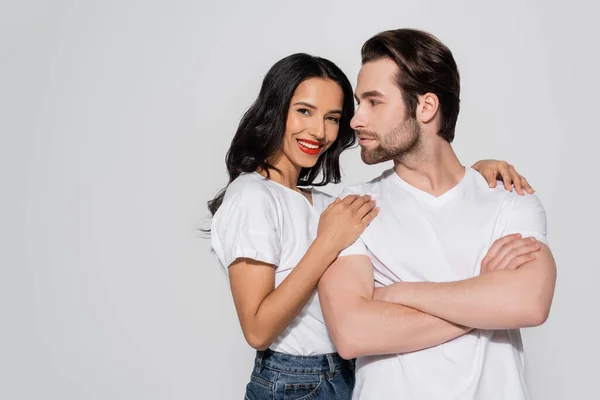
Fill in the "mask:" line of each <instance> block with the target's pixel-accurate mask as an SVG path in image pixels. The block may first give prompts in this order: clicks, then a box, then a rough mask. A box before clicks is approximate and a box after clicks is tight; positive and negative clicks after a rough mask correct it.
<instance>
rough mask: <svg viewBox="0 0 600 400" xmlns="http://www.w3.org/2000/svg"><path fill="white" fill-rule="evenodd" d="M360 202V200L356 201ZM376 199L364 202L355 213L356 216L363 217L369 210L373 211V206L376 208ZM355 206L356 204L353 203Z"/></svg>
mask: <svg viewBox="0 0 600 400" xmlns="http://www.w3.org/2000/svg"><path fill="white" fill-rule="evenodd" d="M355 203H358V202H355ZM375 205H376V203H375V200H370V201H367V202H365V203H363V205H362V206H361V207H360V208H359V209H358V210H357V211H356V213H355V215H356V217H358V218H359V219H361V220H362V219H363V218H364V217H365V216H366V215H367V214H368V213H369V211H371V210H372V209H373V208H375ZM353 206H354V204H353Z"/></svg>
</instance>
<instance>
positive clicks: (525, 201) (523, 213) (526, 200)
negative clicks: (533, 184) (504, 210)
mask: <svg viewBox="0 0 600 400" xmlns="http://www.w3.org/2000/svg"><path fill="white" fill-rule="evenodd" d="M513 233H520V234H521V235H523V237H529V236H533V237H535V238H536V239H537V240H539V241H540V242H542V243H544V244H546V245H548V239H547V222H546V211H545V209H544V206H543V205H542V202H541V201H540V199H539V198H538V197H537V196H535V195H531V194H526V195H525V196H517V198H516V201H515V205H514V208H513V210H512V212H511V215H510V217H509V220H508V223H507V225H506V229H505V231H504V236H506V235H510V234H513Z"/></svg>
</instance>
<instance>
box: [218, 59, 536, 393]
mask: <svg viewBox="0 0 600 400" xmlns="http://www.w3.org/2000/svg"><path fill="white" fill-rule="evenodd" d="M353 114H354V99H353V92H352V86H351V85H350V82H349V81H348V79H347V77H346V76H345V75H344V74H343V73H342V71H341V70H340V69H339V68H338V67H337V66H336V65H335V64H333V63H332V62H330V61H328V60H325V59H322V58H318V57H313V56H310V55H307V54H294V55H291V56H289V57H286V58H284V59H282V60H281V61H279V62H277V63H276V64H275V65H274V66H273V67H272V68H271V69H270V70H269V72H268V73H267V75H266V77H265V79H264V81H263V84H262V88H261V91H260V94H259V96H258V98H257V100H256V101H255V103H254V104H253V105H252V107H251V108H250V109H249V110H248V111H247V112H246V114H245V115H244V117H243V118H242V120H241V122H240V124H239V127H238V130H237V132H236V134H235V136H234V138H233V141H232V143H231V147H230V149H229V151H228V153H227V159H226V163H227V170H228V173H229V178H230V179H229V182H230V183H229V185H228V186H227V188H226V189H225V190H224V191H222V192H220V193H219V194H218V195H217V196H216V197H215V199H214V200H212V201H210V202H209V209H210V211H211V213H212V214H213V222H212V231H211V232H212V235H211V236H212V245H213V249H214V252H215V253H216V255H217V257H218V259H219V261H220V263H221V264H222V265H223V267H224V268H225V269H226V270H227V271H228V277H229V283H230V286H231V292H232V295H233V299H234V303H235V307H236V311H237V314H238V317H239V320H240V324H241V327H242V331H243V333H244V336H245V338H246V340H247V342H248V344H250V346H252V347H253V348H255V349H256V350H257V356H256V360H255V368H254V370H253V371H252V374H251V378H250V383H248V385H247V388H246V397H245V398H246V399H250V400H255V399H271V400H272V399H300V398H303V399H308V398H311V399H350V397H351V392H352V387H353V385H354V373H353V365H352V363H351V361H346V360H343V359H342V358H341V357H339V355H338V354H337V353H336V352H335V348H334V346H333V343H332V342H331V340H330V338H329V335H328V333H327V328H326V326H325V324H324V321H323V316H322V314H321V309H320V306H319V300H318V297H317V293H316V286H317V283H318V281H319V279H320V278H321V276H322V275H323V273H324V272H325V271H326V269H327V268H328V267H329V266H330V264H331V263H332V262H333V261H334V260H335V258H336V256H337V255H338V253H339V252H340V251H341V250H342V249H344V248H345V247H347V246H348V245H350V244H351V243H352V242H353V241H354V240H356V239H357V238H358V236H359V235H360V234H361V233H362V232H363V230H364V229H365V228H366V226H367V225H368V224H369V223H370V222H371V221H372V220H373V219H374V218H375V217H376V216H377V212H378V209H377V208H376V207H375V204H374V203H373V201H371V199H370V198H369V197H368V196H362V197H358V196H349V197H346V198H344V199H343V200H340V199H335V200H333V199H332V198H331V197H330V196H328V195H326V194H324V193H322V192H320V191H317V190H315V189H314V188H313V189H303V187H308V186H321V185H326V184H328V183H337V182H339V181H340V166H339V157H340V154H341V153H342V151H344V150H345V149H347V148H349V147H351V146H352V145H353V144H354V143H355V134H354V132H353V130H352V129H351V128H350V119H351V118H352V116H353ZM499 165H503V163H501V162H495V161H485V162H479V163H478V164H476V165H475V166H474V168H476V169H477V170H478V171H480V172H481V173H482V174H484V176H486V177H487V178H486V179H488V181H489V182H490V184H492V185H493V184H495V182H496V175H497V172H496V171H497V169H498V166H499ZM507 172H508V171H507ZM513 174H514V178H515V186H516V187H517V186H518V187H519V189H521V187H520V186H521V184H523V186H525V187H526V188H527V189H529V187H528V184H527V183H526V181H524V180H522V179H521V177H520V176H518V175H517V174H516V172H514V170H513ZM319 176H321V180H320V181H319V182H318V183H317V182H316V181H317V178H318V177H319ZM504 181H505V184H507V182H508V185H511V183H510V182H512V178H511V177H510V176H509V175H508V174H507V175H506V177H505V179H504Z"/></svg>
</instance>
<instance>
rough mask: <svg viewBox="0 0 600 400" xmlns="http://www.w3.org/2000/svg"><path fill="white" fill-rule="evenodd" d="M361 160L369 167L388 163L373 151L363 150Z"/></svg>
mask: <svg viewBox="0 0 600 400" xmlns="http://www.w3.org/2000/svg"><path fill="white" fill-rule="evenodd" d="M360 158H361V160H362V161H363V162H364V163H365V164H367V165H375V164H379V163H382V162H384V161H387V160H384V159H382V158H381V157H378V156H377V154H374V153H373V152H372V151H365V150H362V151H361V152H360Z"/></svg>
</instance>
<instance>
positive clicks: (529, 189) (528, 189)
mask: <svg viewBox="0 0 600 400" xmlns="http://www.w3.org/2000/svg"><path fill="white" fill-rule="evenodd" d="M521 183H522V185H523V188H524V189H525V191H526V192H527V193H529V194H533V193H535V189H534V188H532V187H531V185H530V184H529V182H528V181H527V179H525V177H524V176H522V177H521Z"/></svg>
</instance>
